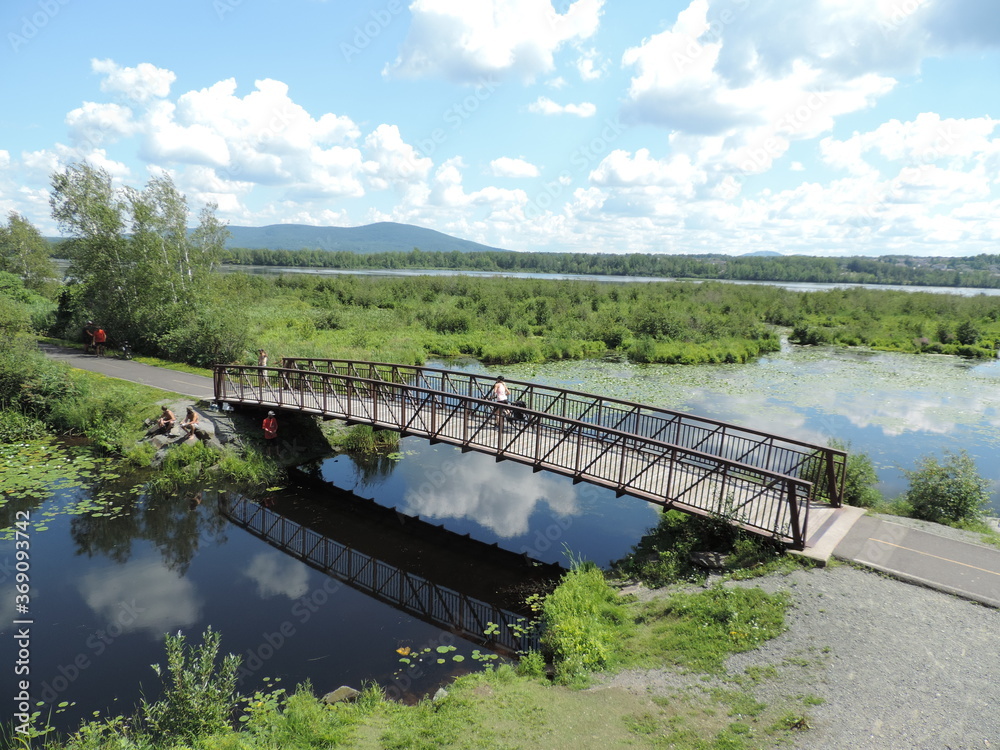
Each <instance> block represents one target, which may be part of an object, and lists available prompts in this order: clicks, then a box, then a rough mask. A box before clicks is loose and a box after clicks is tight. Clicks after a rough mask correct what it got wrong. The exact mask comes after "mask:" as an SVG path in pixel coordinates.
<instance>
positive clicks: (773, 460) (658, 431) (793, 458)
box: [282, 357, 847, 507]
mask: <svg viewBox="0 0 1000 750" xmlns="http://www.w3.org/2000/svg"><path fill="white" fill-rule="evenodd" d="M282 363H283V365H284V366H285V367H287V368H296V369H302V370H311V371H315V372H329V373H337V374H340V375H350V376H354V377H361V378H369V379H372V380H383V381H386V382H390V383H399V384H405V385H414V386H421V387H424V388H429V389H431V390H438V391H443V392H446V393H454V394H456V395H459V396H468V397H479V398H486V397H487V395H488V394H489V393H490V389H491V388H492V386H493V383H494V380H495V376H488V375H481V374H475V373H465V372H456V371H454V370H442V369H437V368H433V367H418V366H413V365H399V364H388V363H380V362H358V361H352V360H338V359H317V358H299V357H288V358H285V359H284V360H283V361H282ZM506 382H507V385H508V387H510V389H511V391H512V394H513V396H512V400H521V401H524V403H525V406H526V407H527V408H528V409H531V410H532V411H538V412H544V413H546V414H548V415H551V416H558V417H564V418H567V419H575V420H579V421H583V422H588V423H592V424H595V425H599V426H601V427H607V428H611V429H616V430H620V431H622V432H627V433H629V434H631V435H635V436H639V437H644V438H649V439H651V440H657V441H659V442H663V443H669V444H671V445H677V446H681V447H684V448H688V449H691V450H697V451H701V452H703V453H708V454H711V455H713V456H718V457H719V458H724V459H726V460H728V461H733V462H736V463H741V464H747V465H748V466H754V467H757V468H761V469H767V470H769V471H773V472H776V473H779V474H786V475H788V476H794V477H798V478H800V479H805V480H807V481H809V482H810V483H811V486H812V493H813V495H812V496H811V497H810V500H811V501H814V502H820V501H822V502H828V503H829V504H830V505H832V506H834V507H837V506H840V505H841V504H842V502H843V492H844V482H845V479H846V467H847V454H846V452H844V451H842V450H837V449H835V448H830V447H827V446H822V445H815V444H812V443H807V442H803V441H799V440H795V439H793V438H788V437H782V436H778V435H772V434H770V433H767V432H763V431H761V430H754V429H752V428H749V427H742V426H739V425H735V424H731V423H728V422H722V421H719V420H713V419H708V418H705V417H699V416H696V415H693V414H688V413H685V412H679V411H673V410H669V409H660V408H656V407H651V406H647V405H644V404H639V403H635V402H631V401H623V400H621V399H614V398H607V397H604V396H598V395H594V394H590V393H583V392H580V391H572V390H565V389H561V388H553V387H549V386H543V385H538V384H537V383H528V382H523V381H517V380H507V381H506Z"/></svg>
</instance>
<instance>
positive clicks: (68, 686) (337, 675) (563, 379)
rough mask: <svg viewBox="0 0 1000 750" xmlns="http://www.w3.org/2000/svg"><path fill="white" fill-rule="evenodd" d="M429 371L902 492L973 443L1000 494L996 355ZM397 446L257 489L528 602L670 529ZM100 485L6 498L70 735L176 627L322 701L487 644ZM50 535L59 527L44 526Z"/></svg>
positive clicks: (8, 573) (405, 694) (632, 506)
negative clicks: (811, 456)
mask: <svg viewBox="0 0 1000 750" xmlns="http://www.w3.org/2000/svg"><path fill="white" fill-rule="evenodd" d="M431 364H432V365H433V364H437V365H442V366H447V367H450V368H453V369H467V370H474V371H479V372H486V371H490V372H502V373H503V374H504V375H506V376H507V378H508V379H514V380H528V381H534V382H539V383H544V384H548V385H555V386H562V387H566V388H571V389H576V390H582V391H588V392H593V393H599V394H605V395H608V396H614V397H618V398H622V399H626V400H631V401H639V402H643V403H648V404H651V405H657V406H662V407H666V408H671V409H676V410H680V411H687V412H691V413H694V414H699V415H704V416H710V417H715V418H718V419H722V420H725V421H728V422H733V423H736V424H741V425H746V426H754V427H758V428H760V429H763V430H768V431H773V432H776V433H779V434H786V435H788V436H790V437H796V438H799V439H802V440H807V441H812V442H820V443H826V442H827V441H828V440H829V439H831V438H838V439H840V440H843V441H846V442H850V444H851V449H852V450H854V451H862V452H864V453H867V454H868V455H869V456H871V457H872V459H873V461H874V463H875V466H876V468H877V471H878V473H879V478H880V482H881V489H882V491H883V492H884V493H885V494H886V495H887V496H888V497H894V496H896V495H898V494H899V493H900V492H902V491H903V490H904V489H905V486H906V479H905V474H904V470H906V469H912V468H915V465H916V461H917V460H918V459H919V458H920V457H921V456H924V455H936V456H938V457H941V456H943V452H944V451H958V450H961V449H965V450H967V451H968V452H969V454H970V455H971V456H972V457H973V458H974V459H975V460H976V462H977V465H978V468H979V471H980V473H981V474H982V475H983V476H985V477H987V478H988V479H989V480H990V482H991V483H992V488H993V497H992V504H993V509H994V510H997V509H998V508H1000V502H998V494H1000V461H997V460H996V458H997V456H998V448H1000V388H998V385H1000V362H997V361H992V362H980V363H970V362H966V361H963V360H960V359H957V358H954V357H943V356H928V355H900V354H888V353H871V352H858V351H846V350H831V349H820V348H803V347H792V346H785V347H784V348H783V350H782V351H781V352H779V353H776V354H774V355H772V356H769V357H766V358H763V359H761V360H759V361H758V362H755V363H753V364H749V365H724V366H698V367H691V366H684V367H681V366H663V365H632V364H629V363H626V362H615V361H585V362H567V363H555V364H547V365H518V366H509V367H503V368H485V367H483V366H482V365H480V364H479V363H476V362H473V361H468V360H466V361H451V362H448V363H443V362H439V363H431ZM515 391H516V388H515ZM400 452H401V453H402V454H403V457H402V459H401V460H398V461H394V460H389V459H386V458H383V459H370V460H355V459H352V458H350V457H347V456H339V457H335V458H330V459H328V460H326V461H322V462H319V463H316V464H314V465H311V466H307V467H304V470H305V474H304V476H303V477H302V478H301V480H298V481H296V482H294V483H290V485H289V487H288V488H286V489H285V490H282V491H280V492H274V493H271V494H270V495H268V496H267V497H265V498H264V502H265V503H267V504H268V506H269V509H268V512H275V513H283V514H286V515H288V516H289V517H292V518H294V519H297V522H299V523H306V524H307V525H309V526H310V527H312V528H315V529H317V530H321V531H322V532H323V533H325V534H327V535H328V536H330V537H333V538H335V540H336V541H337V542H338V543H340V544H343V545H347V546H348V547H350V548H352V549H353V550H356V552H357V554H358V555H359V556H360V559H369V558H370V559H371V560H372V561H378V563H379V564H385V565H387V566H389V567H388V568H387V569H388V570H389V571H390V572H391V576H396V577H398V576H402V575H404V574H412V575H414V576H418V577H419V579H420V580H426V581H429V582H430V583H431V584H434V585H436V586H438V587H440V589H439V591H440V593H442V594H443V593H444V592H445V591H459V592H461V593H464V594H467V595H468V596H470V597H475V598H476V599H477V600H485V599H489V598H491V597H492V598H495V599H497V600H498V603H499V604H503V603H504V602H506V603H509V602H510V601H511V600H512V599H515V598H516V597H517V595H520V594H521V593H523V591H522V590H520V589H519V588H518V587H519V586H520V585H521V584H522V583H525V582H526V581H528V579H530V578H531V577H532V571H534V570H535V568H533V567H532V568H527V567H524V566H525V565H526V563H525V559H524V556H527V557H528V558H531V559H534V560H538V561H541V562H544V563H565V562H566V561H567V551H569V552H571V553H572V554H573V555H574V556H576V557H582V558H586V559H591V560H594V561H595V562H597V563H598V564H600V565H607V564H608V562H609V561H611V560H614V559H616V558H618V557H621V556H622V555H623V554H625V553H626V552H628V551H629V549H630V548H631V546H632V545H633V544H635V542H637V541H638V539H639V538H640V537H641V535H642V534H643V532H644V531H645V530H646V529H648V528H649V527H651V526H652V525H653V524H654V523H655V520H656V511H655V508H654V507H653V506H651V505H649V504H647V503H644V502H642V501H639V500H635V499H632V498H629V497H627V496H625V497H621V498H616V497H615V496H614V493H613V492H610V491H607V490H603V489H599V488H595V487H591V486H589V485H586V484H577V485H574V484H573V483H572V481H571V480H570V479H568V478H565V477H560V476H556V475H552V474H548V473H546V472H539V473H534V472H532V470H531V468H530V467H526V466H522V465H520V464H517V463H514V462H509V461H508V462H500V463H498V462H496V461H495V460H494V459H493V458H491V457H488V456H484V455H480V454H477V453H466V454H463V453H461V452H460V451H459V450H458V449H455V448H452V447H450V446H445V445H441V444H438V445H433V446H432V445H430V444H429V443H427V442H425V441H422V440H420V439H417V438H406V439H404V440H403V441H402V443H401V446H400ZM334 485H336V486H337V487H339V488H340V489H336V488H334ZM197 490H202V491H201V492H200V502H198V501H197V500H198V497H197V495H198V493H197ZM345 490H346V491H349V492H345ZM94 491H96V490H94V489H87V488H83V489H80V488H75V489H62V490H58V491H56V492H55V494H54V495H53V496H52V497H49V498H47V499H44V500H37V499H36V500H34V501H26V500H17V501H10V502H8V504H7V505H6V506H5V507H3V508H2V511H3V516H4V517H5V518H7V519H12V518H13V511H14V510H16V509H24V510H28V511H30V513H31V516H32V529H31V532H30V537H31V540H30V541H31V545H30V553H31V558H30V565H31V611H30V616H31V619H32V620H33V624H32V625H31V635H32V638H31V646H30V651H31V654H30V668H31V674H30V678H31V690H32V694H33V698H34V699H35V700H45V701H46V702H47V703H49V704H51V705H53V706H55V705H58V703H59V702H60V701H69V702H74V701H75V705H72V706H70V707H69V708H68V709H66V710H65V711H63V712H61V713H56V714H54V715H53V720H54V721H55V722H56V723H57V724H59V725H60V726H63V727H69V726H72V725H74V724H75V723H76V721H78V720H79V719H80V718H85V717H88V716H89V715H90V714H91V712H92V711H94V710H101V711H105V712H106V711H115V712H119V711H120V712H124V713H128V712H130V711H131V710H132V706H134V705H135V703H136V702H137V701H138V700H139V698H140V697H141V696H142V695H143V694H144V695H146V696H147V697H153V696H154V695H155V694H156V690H157V689H158V685H159V683H158V680H157V679H156V677H155V675H154V673H153V671H152V670H151V668H150V666H149V665H150V664H152V663H154V662H160V663H162V662H163V661H164V654H163V633H165V632H171V633H175V632H177V631H181V632H183V633H184V634H186V635H189V636H190V637H191V638H192V639H193V640H195V641H197V640H198V637H199V636H200V634H201V632H203V631H204V629H205V628H206V627H208V626H209V625H211V626H212V627H213V628H215V629H217V630H218V631H220V632H221V633H222V634H223V649H224V650H226V651H232V652H233V653H237V654H239V655H241V656H242V657H243V659H244V661H245V664H246V665H247V668H246V670H245V675H244V680H243V682H242V683H241V690H243V691H244V692H246V691H252V690H254V689H256V688H258V687H260V685H261V684H262V683H261V681H262V679H263V678H264V677H272V678H282V680H283V682H282V685H283V686H285V687H287V688H289V689H291V688H292V687H294V685H295V684H296V683H298V682H299V681H302V680H306V679H309V680H311V682H312V685H313V687H314V689H315V690H316V692H318V693H321V694H322V693H325V692H327V691H329V690H333V689H335V688H337V687H338V686H340V685H342V684H349V685H353V686H355V687H358V686H360V685H361V683H363V682H365V681H369V680H375V681H378V682H379V683H380V684H382V685H383V686H384V687H386V689H387V690H389V692H390V694H392V695H394V696H396V697H401V698H404V699H408V698H413V697H414V696H416V695H418V694H420V693H421V692H423V691H425V690H428V689H433V687H434V686H435V685H437V684H438V683H439V682H440V681H441V680H445V679H447V678H448V677H449V676H450V675H453V674H458V673H460V672H461V671H463V670H464V669H466V668H468V666H469V665H470V664H472V663H473V662H472V654H473V649H474V648H476V647H477V644H476V643H474V642H472V641H470V640H465V639H463V638H461V637H460V636H458V635H457V634H456V632H455V628H454V627H451V626H447V625H444V624H442V623H441V622H436V621H433V620H430V619H427V618H424V617H421V616H418V615H417V614H415V613H414V612H412V611H407V610H405V609H402V608H401V607H400V606H399V605H398V603H397V604H396V605H393V604H392V603H390V602H391V601H392V596H391V595H390V593H391V592H390V591H389V590H388V587H387V588H386V590H385V591H379V592H374V593H373V592H372V591H364V590H361V589H360V588H356V587H352V586H351V585H348V584H347V583H345V582H343V581H342V580H339V579H338V578H336V577H331V576H330V575H327V574H326V573H324V572H322V571H321V570H318V569H317V568H316V566H315V564H309V563H308V562H305V561H302V560H299V559H296V557H294V556H292V555H290V554H287V553H286V552H283V551H281V550H279V549H277V548H276V547H275V546H274V540H273V539H272V541H271V542H269V541H268V540H266V539H262V538H260V537H259V536H256V535H254V534H252V533H250V532H249V531H246V530H244V529H243V528H241V527H240V526H238V525H236V524H234V523H233V522H232V521H231V520H229V518H228V517H227V516H225V515H224V514H223V513H222V512H221V511H220V505H219V502H218V500H219V495H218V493H217V492H215V491H214V490H212V489H211V488H202V487H198V488H192V489H191V490H190V491H188V492H182V493H177V494H175V495H173V496H170V497H163V498H150V497H138V498H136V499H131V498H130V499H128V500H123V501H121V502H122V503H125V504H126V506H127V507H128V509H129V512H128V513H127V514H125V515H123V516H121V517H117V518H116V517H113V516H106V515H102V513H103V511H94V510H93V509H91V510H81V511H79V512H66V511H65V508H66V504H67V501H68V499H69V496H73V497H74V498H75V499H77V500H78V499H79V496H80V495H86V493H88V492H94ZM352 493H353V494H352ZM359 498H361V499H359ZM363 499H372V500H374V502H373V503H372V502H367V500H363ZM386 509H388V510H386ZM397 510H398V511H399V513H400V515H397V514H396V511H397ZM49 511H51V512H52V515H51V516H47V515H46V514H47V513H48V512H49ZM413 516H419V517H420V519H422V520H423V521H424V522H426V523H424V524H421V523H419V522H416V521H414V520H412V518H409V519H408V518H407V517H413ZM40 524H44V525H45V526H46V527H47V528H45V530H44V531H42V530H37V526H38V525H40ZM436 525H441V526H443V527H444V531H437V530H435V529H433V528H432V527H434V526H436ZM446 532H453V533H446ZM465 535H468V539H466V538H465ZM494 544H496V545H497V547H493V546H492V545H494ZM498 549H499V550H507V551H509V552H510V553H512V554H511V555H508V556H504V555H503V554H502V552H498V551H497V550H498ZM365 556H368V557H365ZM14 560H15V548H14V543H13V541H6V542H0V611H2V613H3V615H4V617H3V619H2V621H0V644H2V645H0V669H2V670H3V673H4V674H5V675H7V677H6V678H5V679H4V680H3V681H2V682H0V685H2V686H4V687H6V688H7V689H8V690H13V689H14V687H15V683H14V669H13V665H14V662H15V659H16V658H17V654H16V651H15V647H14V641H13V638H11V634H12V632H13V627H14V626H13V625H12V622H13V620H14V619H15V618H16V617H17V615H16V614H15V611H14V601H15V599H14V594H15V591H14V578H13V573H12V570H13V564H14ZM374 564H375V562H372V565H374ZM392 571H398V572H396V573H392ZM391 576H390V577H391ZM413 580H416V579H413ZM501 600H502V601H501ZM437 646H446V647H447V646H454V648H455V649H456V651H455V652H453V653H454V654H457V655H460V656H462V657H463V659H464V661H463V662H456V661H454V660H453V659H452V658H451V657H450V656H449V657H448V658H446V659H445V663H444V664H441V665H438V664H437V663H436V660H432V661H433V663H429V664H426V665H424V666H422V667H421V668H420V669H419V670H414V671H411V672H399V670H400V667H401V665H400V663H399V654H398V653H397V649H400V648H404V649H405V648H411V649H413V650H416V651H420V650H421V649H423V648H431V649H432V650H434V649H436V648H437ZM435 653H436V651H435ZM418 671H419V674H417V672H418ZM140 690H141V691H142V692H140Z"/></svg>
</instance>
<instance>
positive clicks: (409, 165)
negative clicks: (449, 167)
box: [365, 124, 434, 189]
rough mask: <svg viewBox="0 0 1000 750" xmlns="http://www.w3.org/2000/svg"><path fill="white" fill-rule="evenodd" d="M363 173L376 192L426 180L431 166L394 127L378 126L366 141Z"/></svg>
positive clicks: (429, 161) (431, 161)
mask: <svg viewBox="0 0 1000 750" xmlns="http://www.w3.org/2000/svg"><path fill="white" fill-rule="evenodd" d="M365 155H366V156H367V158H368V161H366V162H365V172H366V173H367V174H368V179H369V180H370V181H371V184H372V186H373V187H374V188H375V189H385V188H387V187H389V186H395V187H397V188H407V187H409V186H411V185H413V184H414V183H419V182H420V181H422V180H425V179H426V178H427V176H428V175H429V174H430V171H431V168H432V167H433V165H434V162H433V160H431V159H430V158H429V157H426V156H423V155H422V154H421V153H420V152H419V151H417V150H416V149H415V148H414V147H413V146H411V145H410V144H408V143H405V142H404V141H403V139H402V137H401V136H400V134H399V128H398V127H396V126H395V125H385V124H383V125H379V126H378V127H377V128H375V130H374V131H372V132H371V133H369V134H368V136H367V137H366V138H365Z"/></svg>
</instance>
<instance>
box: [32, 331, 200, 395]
mask: <svg viewBox="0 0 1000 750" xmlns="http://www.w3.org/2000/svg"><path fill="white" fill-rule="evenodd" d="M38 348H39V349H41V350H42V352H44V353H45V354H46V356H48V357H50V358H51V359H55V360H58V361H60V362H65V363H66V364H68V365H70V366H71V367H75V368H77V369H79V370H89V371H90V372H97V373H100V374H102V375H107V376H109V377H112V378H119V379H121V380H128V381H130V382H132V383H141V384H142V385H149V386H152V387H154V388H162V389H163V390H165V391H171V392H173V393H179V394H181V395H183V396H190V397H191V398H196V399H204V400H206V401H211V400H212V399H213V398H214V397H215V390H214V386H213V384H212V379H211V378H207V377H203V376H201V375H190V374H188V373H186V372H178V371H176V370H168V369H165V368H163V367H153V366H152V365H144V364H142V363H140V362H133V361H132V360H130V359H118V358H117V357H113V356H109V357H96V356H94V355H93V354H84V353H83V352H81V351H80V350H79V349H71V348H68V347H62V346H55V345H53V344H44V343H43V344H39V345H38Z"/></svg>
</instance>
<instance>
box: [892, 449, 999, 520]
mask: <svg viewBox="0 0 1000 750" xmlns="http://www.w3.org/2000/svg"><path fill="white" fill-rule="evenodd" d="M917 465H918V468H917V469H916V470H914V471H907V472H906V476H907V478H908V479H909V481H910V487H909V490H907V492H906V496H905V499H906V501H907V502H908V503H909V505H910V507H911V508H912V515H913V516H914V518H922V519H924V520H926V521H934V522H936V523H946V524H953V523H961V522H963V521H978V520H981V519H982V517H983V514H984V512H985V510H986V506H987V504H988V503H989V498H990V483H989V481H988V480H987V479H984V478H983V477H981V476H980V475H979V473H978V472H977V471H976V464H975V461H973V460H972V458H971V457H970V456H969V455H968V453H966V452H965V451H964V450H962V451H960V452H959V453H951V452H950V451H945V461H944V463H938V461H937V459H936V458H935V457H934V456H924V457H923V458H922V459H920V461H919V462H918V464H917Z"/></svg>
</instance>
